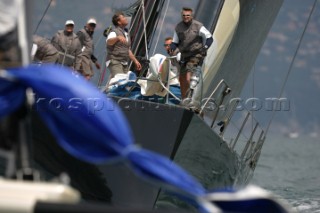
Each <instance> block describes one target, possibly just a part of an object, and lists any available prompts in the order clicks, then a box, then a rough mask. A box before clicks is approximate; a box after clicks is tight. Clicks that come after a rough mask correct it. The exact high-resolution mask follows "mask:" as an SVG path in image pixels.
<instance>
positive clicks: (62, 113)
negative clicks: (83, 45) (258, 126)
mask: <svg viewBox="0 0 320 213" xmlns="http://www.w3.org/2000/svg"><path fill="white" fill-rule="evenodd" d="M26 88H32V89H33V91H34V92H35V94H36V99H35V103H34V110H35V111H36V112H38V113H39V114H40V116H41V117H42V119H43V120H44V122H45V123H46V124H47V126H48V127H49V129H50V130H51V131H52V133H53V134H54V136H55V137H56V138H57V142H58V143H59V145H60V146H61V147H62V148H64V149H65V150H66V151H67V152H68V153H70V154H71V155H73V156H75V157H76V158H78V159H81V160H84V161H87V162H90V163H95V164H96V163H103V162H112V161H114V160H127V161H129V162H130V165H131V167H132V168H133V169H134V171H135V172H136V173H137V174H138V175H139V176H141V177H143V178H145V179H148V180H151V181H152V182H158V183H160V184H161V185H163V186H169V187H170V189H174V190H175V192H176V193H177V192H178V193H180V194H182V197H186V198H187V199H189V200H192V203H193V204H195V205H197V206H198V207H199V209H200V210H202V211H204V212H228V211H229V210H231V211H232V212H245V211H241V208H242V206H243V205H241V204H239V203H232V204H236V206H237V207H238V208H237V209H228V208H225V205H223V204H226V203H225V201H223V203H222V204H221V205H220V204H219V202H218V200H219V199H218V200H217V199H215V197H212V196H211V195H215V194H216V193H209V194H207V192H206V190H205V189H204V188H203V187H202V185H201V184H200V183H198V182H197V181H196V180H195V179H194V178H193V177H191V176H190V175H189V174H187V173H186V172H185V171H184V170H183V169H181V168H180V167H179V166H177V165H176V164H174V163H172V162H171V161H170V160H169V159H167V158H165V157H163V156H161V155H158V154H156V153H153V152H151V151H147V150H144V149H142V148H139V147H137V146H135V145H134V139H133V136H132V133H131V130H130V128H129V125H128V123H127V121H126V119H125V118H124V116H123V114H122V112H121V111H120V109H119V108H118V106H117V105H116V104H115V103H114V102H113V101H112V100H111V99H108V98H107V97H106V96H105V95H104V94H102V93H100V92H99V91H98V90H97V89H96V88H95V87H94V86H93V85H91V84H90V83H88V82H87V81H86V80H85V79H83V78H82V77H75V76H74V75H73V74H72V73H71V72H70V70H68V69H66V68H63V67H60V66H59V67H58V66H53V65H46V66H41V67H38V66H29V67H25V68H17V69H11V70H9V71H0V118H1V117H2V116H4V115H6V114H9V113H11V112H13V111H14V110H15V109H17V108H18V107H19V106H20V105H21V104H22V103H23V102H24V97H25V90H26ZM216 202H217V204H219V208H217V205H216ZM230 202H233V200H232V201H230ZM272 202H273V201H272ZM248 205H254V203H252V202H249V203H247V204H246V205H245V207H247V206H248ZM226 206H227V207H228V205H226ZM275 206H277V205H275ZM280 206H281V205H280ZM225 210H226V211H225ZM281 210H282V209H280V210H279V211H277V209H274V210H273V211H272V212H275V213H276V212H279V213H280V212H281V213H282V212H283V211H281Z"/></svg>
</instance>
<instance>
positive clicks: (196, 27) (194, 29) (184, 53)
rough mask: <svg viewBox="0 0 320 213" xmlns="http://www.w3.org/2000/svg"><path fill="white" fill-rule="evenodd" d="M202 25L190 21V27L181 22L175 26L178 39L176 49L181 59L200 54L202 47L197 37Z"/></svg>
mask: <svg viewBox="0 0 320 213" xmlns="http://www.w3.org/2000/svg"><path fill="white" fill-rule="evenodd" d="M202 26H203V24H202V23H200V22H198V21H196V20H192V22H191V24H190V25H187V24H185V23H184V22H183V21H182V22H180V23H179V24H178V25H177V26H176V29H175V30H176V33H177V36H178V38H179V44H178V48H179V50H180V52H181V57H182V58H186V57H190V56H193V55H196V54H197V53H199V52H201V49H202V47H203V43H202V37H201V36H200V35H199V32H200V29H201V27H202Z"/></svg>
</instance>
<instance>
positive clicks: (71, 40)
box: [51, 20, 81, 71]
mask: <svg viewBox="0 0 320 213" xmlns="http://www.w3.org/2000/svg"><path fill="white" fill-rule="evenodd" d="M74 25H75V24H74V21H73V20H67V21H66V22H65V28H64V30H59V31H58V32H57V33H56V34H55V35H54V36H53V38H52V40H51V43H52V44H53V46H54V47H55V48H56V49H57V50H58V51H59V56H60V57H59V61H58V63H59V64H62V65H65V66H68V67H70V68H72V69H73V70H76V71H79V70H80V54H81V43H80V41H79V39H78V37H77V35H76V34H75V33H74V32H73V29H74Z"/></svg>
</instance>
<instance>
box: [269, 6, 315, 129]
mask: <svg viewBox="0 0 320 213" xmlns="http://www.w3.org/2000/svg"><path fill="white" fill-rule="evenodd" d="M317 2H318V0H315V1H314V3H313V6H312V8H311V12H310V14H309V17H308V20H307V23H306V25H305V27H304V29H303V32H302V34H301V36H300V39H299V43H298V46H297V49H296V51H295V53H294V55H293V58H292V61H291V63H290V66H289V69H288V72H287V75H286V77H285V80H284V82H283V84H282V87H281V90H280V94H279V96H278V98H279V99H280V98H281V96H282V94H283V92H284V88H285V86H286V84H287V81H288V79H289V75H290V73H291V71H292V68H293V65H294V61H295V59H296V57H297V55H298V52H299V49H300V46H301V43H302V40H303V37H304V35H305V33H306V31H307V28H308V25H309V22H310V20H311V17H312V14H313V12H314V9H315V7H316V5H317ZM277 104H278V102H277ZM275 114H276V110H273V112H272V116H271V119H270V121H269V123H268V126H267V129H266V133H265V135H266V134H267V133H268V131H269V128H270V126H271V123H272V121H273V119H274V117H275Z"/></svg>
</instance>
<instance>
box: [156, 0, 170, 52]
mask: <svg viewBox="0 0 320 213" xmlns="http://www.w3.org/2000/svg"><path fill="white" fill-rule="evenodd" d="M170 1H171V0H168V1H167V6H166V10H165V12H164V14H163V19H162V22H161V25H160V30H159V33H158V37H157V40H156V43H155V46H154V49H153V52H152V55H154V54H155V51H156V49H157V46H158V43H159V40H160V35H161V32H162V28H163V23H164V20H165V19H166V17H167V12H168V9H169V5H170Z"/></svg>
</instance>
